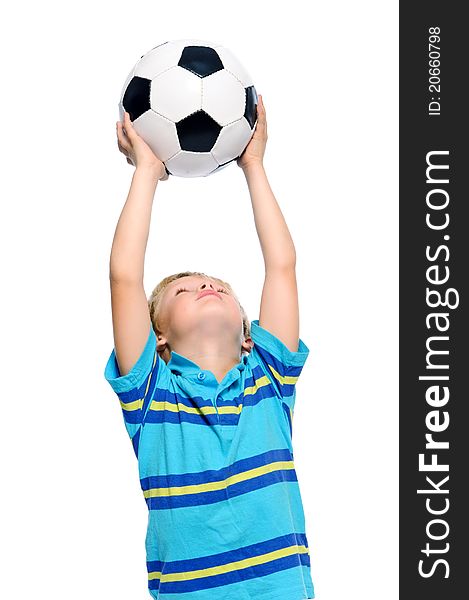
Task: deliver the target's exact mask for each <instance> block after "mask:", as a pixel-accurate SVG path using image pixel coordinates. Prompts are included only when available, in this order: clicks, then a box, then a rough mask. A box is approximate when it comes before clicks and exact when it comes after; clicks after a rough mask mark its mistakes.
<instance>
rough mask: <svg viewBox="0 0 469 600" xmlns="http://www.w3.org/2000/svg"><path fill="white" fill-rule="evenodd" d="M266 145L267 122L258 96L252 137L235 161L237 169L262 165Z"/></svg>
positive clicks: (260, 98) (260, 97)
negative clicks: (256, 164)
mask: <svg viewBox="0 0 469 600" xmlns="http://www.w3.org/2000/svg"><path fill="white" fill-rule="evenodd" d="M266 143H267V120H266V117H265V108H264V101H263V99H262V96H261V95H260V94H259V100H258V103H257V123H256V129H255V131H254V135H253V136H252V138H251V140H250V142H249V144H248V145H247V146H246V149H245V150H244V152H243V153H242V154H241V156H240V157H239V158H238V160H237V161H236V163H237V165H238V167H241V168H242V169H245V168H246V167H248V166H250V165H252V164H253V163H260V164H262V160H263V158H264V152H265V145H266Z"/></svg>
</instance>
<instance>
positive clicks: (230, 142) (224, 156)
mask: <svg viewBox="0 0 469 600" xmlns="http://www.w3.org/2000/svg"><path fill="white" fill-rule="evenodd" d="M251 135H252V130H251V128H250V127H249V124H248V122H247V121H246V119H245V118H244V117H241V119H239V120H238V121H236V122H235V123H231V125H227V126H226V127H223V129H222V130H221V133H220V135H219V136H218V139H217V142H216V144H215V146H214V147H213V148H212V155H213V157H214V158H215V160H216V161H217V163H218V164H219V165H221V164H223V163H226V162H228V161H230V160H233V158H237V157H238V156H239V155H240V154H241V153H242V152H243V150H244V148H245V147H246V145H247V143H248V142H249V140H250V138H251Z"/></svg>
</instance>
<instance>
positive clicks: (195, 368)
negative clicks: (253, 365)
mask: <svg viewBox="0 0 469 600" xmlns="http://www.w3.org/2000/svg"><path fill="white" fill-rule="evenodd" d="M247 360H248V355H247V354H243V355H242V356H241V358H240V361H239V363H238V364H237V365H235V366H234V367H233V369H239V370H240V371H242V370H243V369H244V368H245V366H246V364H247ZM166 366H167V367H168V368H169V369H170V370H171V371H172V372H173V373H174V372H177V373H183V374H184V375H194V374H195V373H198V372H199V371H203V369H202V368H201V367H200V366H199V365H198V364H197V363H195V362H194V361H192V360H190V359H189V358H187V357H185V356H183V355H182V354H178V353H177V352H175V351H174V350H171V358H170V359H169V361H168V362H167V363H166Z"/></svg>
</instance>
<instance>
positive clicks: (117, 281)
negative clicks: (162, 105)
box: [104, 96, 314, 600]
mask: <svg viewBox="0 0 469 600" xmlns="http://www.w3.org/2000/svg"><path fill="white" fill-rule="evenodd" d="M257 116H258V122H257V126H256V130H255V133H254V135H253V137H252V139H251V141H250V142H249V144H248V146H247V148H246V150H245V151H244V152H243V154H242V155H241V157H240V158H238V160H237V163H238V166H240V167H241V169H242V170H243V172H244V175H245V177H246V180H247V185H248V188H249V192H250V195H251V200H252V205H253V212H254V219H255V225H256V229H257V233H258V235H259V240H260V244H261V247H262V252H263V256H264V262H265V281H264V288H263V293H262V299H261V306H260V313H259V319H258V320H255V321H252V322H251V323H249V321H248V319H247V316H246V313H245V311H244V309H243V307H242V306H241V304H240V303H239V300H238V298H237V297H236V295H235V294H234V292H233V290H232V289H231V287H230V285H229V284H227V283H226V282H224V281H223V280H221V279H219V278H216V277H211V276H208V275H206V274H205V273H199V272H190V271H184V272H181V273H177V274H175V275H171V276H169V277H166V278H165V279H163V280H162V281H161V282H160V283H159V284H158V285H157V287H156V288H155V289H154V290H153V293H152V295H151V297H150V299H149V300H147V298H146V296H145V291H144V287H143V273H144V257H145V249H146V243H147V239H148V233H149V225H150V215H151V208H152V201H153V196H154V192H155V189H156V186H157V184H158V181H160V180H165V179H167V178H168V175H167V172H166V170H165V167H164V165H163V164H162V163H161V162H160V161H159V160H158V159H157V158H156V157H155V155H154V154H153V153H152V151H151V149H150V148H149V147H148V146H147V144H146V143H145V142H144V140H143V139H142V138H141V137H140V136H138V134H137V133H136V132H135V130H134V129H133V127H132V123H131V122H130V118H129V115H128V114H127V113H126V114H125V116H124V122H123V123H120V122H118V123H117V136H118V146H119V149H120V151H121V152H122V153H123V154H124V155H125V156H126V157H127V162H128V163H129V164H132V165H133V166H135V167H136V168H135V172H134V175H133V178H132V184H131V188H130V192H129V195H128V198H127V201H126V204H125V206H124V208H123V210H122V214H121V216H120V218H119V222H118V224H117V228H116V233H115V236H114V241H113V245H112V251H111V258H110V284H111V300H112V319H113V329H114V346H115V349H113V350H112V353H111V355H110V357H109V360H108V362H107V364H106V369H105V373H104V374H105V377H106V379H107V381H108V382H109V383H110V385H111V386H112V388H113V390H114V391H115V392H116V393H117V395H118V397H119V399H120V403H121V407H122V411H123V414H124V421H125V426H126V429H127V432H128V434H129V435H130V437H131V440H132V444H133V448H134V451H135V454H136V456H137V459H138V466H139V477H140V484H141V487H142V491H143V494H144V497H145V500H146V503H147V507H148V510H149V516H148V528H147V534H146V540H145V547H146V558H147V570H148V587H149V592H150V595H151V596H152V597H153V598H159V599H161V600H164V599H172V600H253V599H255V600H302V599H303V598H314V589H313V583H312V580H311V575H310V555H309V549H308V541H307V538H306V532H305V520H304V512H303V506H302V501H301V496H300V490H299V486H298V481H297V477H296V473H295V469H294V463H293V449H292V417H293V408H294V403H295V384H296V381H297V379H298V377H299V375H300V373H301V370H302V368H303V365H304V363H305V361H306V358H307V357H308V354H309V349H308V347H307V346H306V345H305V344H304V342H303V341H302V340H301V339H299V335H298V330H299V317H298V295H297V286H296V275H295V262H296V256H295V248H294V245H293V241H292V239H291V237H290V233H289V231H288V228H287V225H286V223H285V220H284V218H283V215H282V213H281V211H280V208H279V206H278V204H277V202H276V200H275V197H274V195H273V193H272V190H271V188H270V186H269V183H268V180H267V176H266V174H265V170H264V167H263V156H264V151H265V146H266V141H267V123H266V114H265V109H264V105H263V102H262V97H261V96H259V104H258V107H257ZM123 127H125V131H124V129H123Z"/></svg>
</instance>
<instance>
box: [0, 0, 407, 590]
mask: <svg viewBox="0 0 469 600" xmlns="http://www.w3.org/2000/svg"><path fill="white" fill-rule="evenodd" d="M7 11H8V12H7V13H6V14H5V12H3V13H2V36H1V39H0V44H1V70H2V80H3V82H2V87H3V92H2V96H1V108H2V115H1V116H2V119H1V134H2V135H1V139H2V144H1V152H2V157H1V169H2V176H1V180H0V186H1V196H2V201H1V224H0V228H1V229H0V234H1V235H0V243H1V260H2V267H1V269H2V279H3V285H2V288H3V292H2V294H1V299H2V310H1V311H0V315H1V316H0V318H1V323H0V325H1V337H2V360H1V366H2V369H1V372H2V385H1V396H2V397H1V404H2V435H1V436H0V438H1V448H0V450H1V457H2V482H3V486H2V487H3V492H2V495H1V503H2V506H1V523H0V525H1V540H2V541H1V545H2V547H3V548H2V554H3V559H2V572H3V574H2V578H1V580H0V596H1V597H3V598H8V599H9V600H16V599H26V598H47V599H48V600H59V599H60V600H62V599H63V598H67V599H69V600H75V599H77V600H78V599H83V598H90V599H91V600H94V599H98V598H99V599H102V598H103V599H104V598H105V599H107V598H112V599H113V600H118V599H125V600H129V599H130V598H131V599H132V600H144V599H145V600H146V599H147V598H149V597H150V596H149V595H148V592H147V574H146V565H145V547H144V538H145V532H146V525H147V508H146V504H145V501H144V498H143V496H142V493H141V490H140V487H139V479H138V470H137V462H136V458H135V455H134V453H133V450H132V447H131V444H130V440H129V438H128V437H127V433H126V431H125V428H124V423H123V416H122V412H121V409H120V405H119V402H118V398H117V396H116V395H115V394H114V392H113V391H112V389H111V387H110V386H109V384H108V383H107V382H106V381H105V379H104V374H103V373H104V367H105V363H106V361H107V359H108V357H109V354H110V352H111V350H112V347H113V336H112V321H111V307H110V291H109V281H108V268H109V253H110V249H111V243H112V238H113V235H114V230H115V226H116V224H117V220H118V217H119V215H120V212H121V210H122V207H123V205H124V202H125V199H126V197H127V193H128V189H129V185H130V181H131V177H132V173H133V170H134V168H133V167H131V166H129V165H128V164H127V162H126V161H125V158H124V156H123V155H122V154H121V153H120V152H119V151H118V149H117V144H116V133H115V124H116V121H117V120H118V118H119V117H118V110H117V103H118V100H119V94H120V92H121V88H122V85H123V83H124V80H125V78H126V76H127V74H128V73H129V71H130V69H131V68H132V67H133V65H134V64H135V62H136V61H137V60H138V59H139V58H140V56H141V55H143V54H145V53H146V52H147V51H149V50H150V49H151V48H153V47H154V46H156V45H157V44H159V43H161V42H164V41H167V40H170V39H180V38H199V39H204V40H208V41H213V42H217V43H221V44H223V45H224V46H226V47H228V48H229V49H230V50H231V51H232V52H233V53H234V54H235V55H237V57H238V58H239V59H240V60H241V62H242V63H243V64H244V65H245V66H246V68H247V69H248V71H249V72H250V73H251V75H252V77H253V80H254V82H255V85H256V89H257V91H258V92H259V93H261V94H263V97H264V102H265V107H266V111H267V120H268V131H269V140H268V144H267V151H266V156H265V166H266V170H267V173H268V176H269V179H270V182H271V185H272V188H273V190H274V193H275V195H276V198H277V200H278V202H279V204H280V206H281V208H282V211H283V213H284V216H285V218H286V221H287V223H288V225H289V228H290V231H291V233H292V237H293V239H294V242H295V247H296V251H297V278H298V287H299V294H300V310H301V315H300V318H301V322H300V323H301V324H300V336H301V338H302V339H303V341H304V342H305V343H306V345H307V346H308V347H309V348H310V356H309V358H308V361H307V363H306V365H305V367H304V369H303V373H302V375H301V378H300V380H299V382H298V385H297V401H296V410H295V417H294V422H293V442H294V449H295V466H296V470H297V474H298V479H299V482H300V490H301V492H302V498H303V503H304V508H305V515H306V530H307V536H308V541H309V544H310V553H311V565H312V577H313V582H314V585H315V591H316V597H317V598H318V600H345V599H346V598H347V599H348V600H376V598H379V599H380V600H391V599H395V598H397V596H398V592H397V584H398V559H397V543H398V538H397V536H398V530H397V525H398V480H397V461H398V449H397V442H398V429H397V419H398V404H397V377H398V357H397V343H398V279H397V275H398V273H397V265H398V248H397V243H398V234H397V220H398V200H397V175H398V172H397V169H398V163H397V143H398V85H397V68H398V66H397V65H398V52H397V43H398V31H397V24H398V8H397V2H390V1H389V0H388V1H386V2H379V3H377V2H372V1H367V2H365V1H355V2H348V1H346V0H341V1H336V2H289V3H275V2H255V3H254V2H251V1H244V0H243V1H239V2H233V3H227V2H226V3H222V2H219V1H218V2H212V1H203V0H199V1H198V2H189V1H186V2H182V1H181V0H177V1H176V2H167V3H166V2H164V3H163V2H155V1H154V2H139V1H133V2H116V1H114V2H112V3H111V2H108V3H106V2H96V1H95V2H90V1H83V0H82V1H81V2H77V3H75V4H70V3H63V2H47V1H46V2H38V3H35V2H26V3H22V4H18V5H16V6H14V7H13V5H12V3H10V4H9V8H8V9H7ZM186 269H189V270H201V271H204V272H206V273H208V274H211V275H215V276H219V277H222V278H224V279H226V280H227V281H229V282H230V283H231V284H232V286H233V288H234V290H235V291H236V292H237V294H238V295H239V297H240V300H241V302H242V304H243V305H244V307H245V308H246V310H247V313H248V316H249V318H250V320H253V319H256V318H258V310H259V303H260V295H261V290H262V284H263V261H262V254H261V251H260V246H259V242H258V239H257V236H256V231H255V227H254V220H253V216H252V208H251V204H250V198H249V194H248V190H247V186H246V183H245V180H244V176H243V173H242V171H241V170H240V169H239V168H238V167H237V166H236V165H235V164H233V165H230V166H229V167H228V168H226V169H224V170H222V171H220V172H219V173H217V174H215V175H213V176H211V177H208V178H200V179H178V178H175V177H172V178H170V179H169V181H167V182H162V183H160V184H159V186H158V188H157V191H156V195H155V202H154V208H153V214H152V222H151V231H150V238H149V242H148V247H147V258H146V265H145V289H146V291H147V295H149V294H150V292H151V290H152V289H153V287H154V286H155V285H156V283H158V282H159V281H160V280H161V279H162V278H163V277H164V276H166V275H168V274H171V273H176V272H178V271H182V270H186ZM285 600H299V599H297V598H285Z"/></svg>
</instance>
